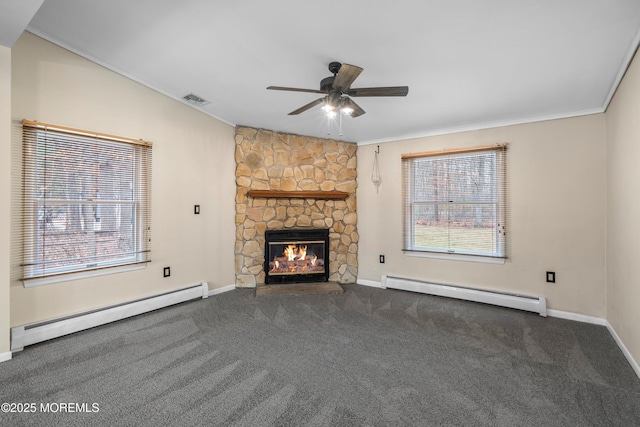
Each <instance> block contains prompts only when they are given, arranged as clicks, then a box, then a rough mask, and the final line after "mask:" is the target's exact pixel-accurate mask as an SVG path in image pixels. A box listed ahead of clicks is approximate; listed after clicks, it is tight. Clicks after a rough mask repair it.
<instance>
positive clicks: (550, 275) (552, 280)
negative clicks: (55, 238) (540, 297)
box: [547, 271, 556, 283]
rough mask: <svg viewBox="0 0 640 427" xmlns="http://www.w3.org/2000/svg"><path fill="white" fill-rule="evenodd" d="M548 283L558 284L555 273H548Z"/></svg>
mask: <svg viewBox="0 0 640 427" xmlns="http://www.w3.org/2000/svg"><path fill="white" fill-rule="evenodd" d="M547 283H556V272H555V271H547Z"/></svg>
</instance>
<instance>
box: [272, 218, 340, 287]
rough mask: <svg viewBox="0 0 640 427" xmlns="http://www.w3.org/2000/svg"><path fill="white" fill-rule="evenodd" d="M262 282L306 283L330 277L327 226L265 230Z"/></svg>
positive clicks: (324, 280)
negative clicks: (263, 279)
mask: <svg viewBox="0 0 640 427" xmlns="http://www.w3.org/2000/svg"><path fill="white" fill-rule="evenodd" d="M264 258H265V260H264V271H265V283H266V284H273V283H309V282H327V281H328V280H329V229H328V228H312V229H286V230H267V231H266V232H265V249H264Z"/></svg>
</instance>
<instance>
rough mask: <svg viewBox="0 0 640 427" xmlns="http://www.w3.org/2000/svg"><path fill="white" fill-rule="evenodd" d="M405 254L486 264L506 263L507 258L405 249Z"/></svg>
mask: <svg viewBox="0 0 640 427" xmlns="http://www.w3.org/2000/svg"><path fill="white" fill-rule="evenodd" d="M404 254H405V255H407V256H412V257H418V258H432V259H446V260H449V261H469V262H480V263H485V264H504V263H505V261H506V258H491V257H486V256H478V255H462V254H445V253H437V252H421V251H404Z"/></svg>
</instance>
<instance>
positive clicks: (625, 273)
mask: <svg viewBox="0 0 640 427" xmlns="http://www.w3.org/2000/svg"><path fill="white" fill-rule="evenodd" d="M606 126H607V319H608V320H609V323H610V324H611V326H612V327H613V329H615V331H616V333H617V334H618V336H619V337H620V338H621V340H622V342H623V343H624V344H625V346H626V347H627V349H628V350H629V352H630V353H631V355H632V356H633V358H634V359H635V360H636V361H640V309H639V307H638V304H639V302H640V262H638V260H639V259H640V221H639V219H640V197H639V194H640V58H638V57H636V58H635V60H634V61H633V62H632V64H631V67H630V68H629V69H628V70H627V73H626V75H625V77H624V79H623V81H622V83H621V84H620V86H619V87H618V90H617V92H616V94H615V96H614V98H613V100H612V102H611V104H610V105H609V108H608V110H607V112H606Z"/></svg>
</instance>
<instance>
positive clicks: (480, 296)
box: [382, 275, 547, 317]
mask: <svg viewBox="0 0 640 427" xmlns="http://www.w3.org/2000/svg"><path fill="white" fill-rule="evenodd" d="M382 287H383V288H387V289H399V290H403V291H411V292H419V293H422V294H429V295H437V296H441V297H449V298H457V299H462V300H465V301H474V302H481V303H485V304H492V305H498V306H500V307H509V308H515V309H518V310H525V311H532V312H534V313H538V314H540V316H543V317H547V300H546V299H545V298H544V297H530V296H525V295H515V294H509V293H503V292H496V291H489V290H482V289H473V288H465V287H462V286H453V285H441V284H437V283H429V282H423V281H419V280H414V279H404V278H401V277H392V276H386V275H383V276H382Z"/></svg>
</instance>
